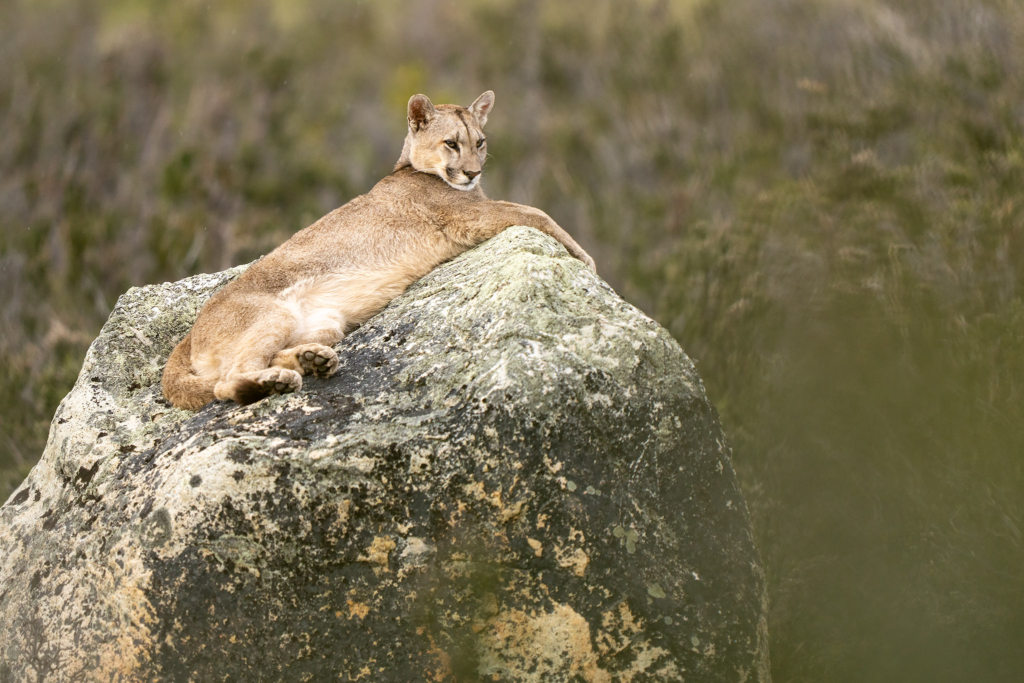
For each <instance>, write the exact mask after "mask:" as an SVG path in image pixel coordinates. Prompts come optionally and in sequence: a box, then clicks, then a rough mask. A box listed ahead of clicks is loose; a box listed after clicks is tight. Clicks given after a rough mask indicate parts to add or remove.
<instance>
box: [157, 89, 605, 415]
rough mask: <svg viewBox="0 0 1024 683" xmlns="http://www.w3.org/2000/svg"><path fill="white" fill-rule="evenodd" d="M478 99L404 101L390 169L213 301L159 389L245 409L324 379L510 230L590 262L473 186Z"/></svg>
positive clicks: (480, 113)
mask: <svg viewBox="0 0 1024 683" xmlns="http://www.w3.org/2000/svg"><path fill="white" fill-rule="evenodd" d="M493 106H494V93H493V92H491V91H487V92H485V93H484V94H483V95H481V96H480V97H478V98H477V100H476V101H475V102H474V103H473V104H472V105H470V106H469V108H468V109H467V108H465V107H460V106H457V105H452V104H441V105H437V106H434V105H433V104H432V103H431V102H430V100H429V99H427V97H426V96H424V95H415V96H414V97H412V98H411V99H410V100H409V108H408V118H409V133H408V135H407V136H406V138H405V145H404V146H403V147H402V156H401V157H400V158H399V159H398V163H397V164H395V170H394V172H393V173H392V174H391V175H389V176H387V177H386V178H384V179H383V180H381V181H380V182H379V183H377V184H376V185H375V186H374V188H373V189H372V190H370V191H369V192H368V193H367V194H364V195H362V196H360V197H356V198H355V199H353V200H352V201H350V202H349V203H348V204H345V205H344V206H342V207H341V208H339V209H335V210H334V211H332V212H331V213H329V214H327V215H326V216H324V217H323V218H321V219H320V220H318V221H317V222H316V223H314V224H313V225H311V226H309V227H308V228H306V229H304V230H300V231H299V232H297V233H296V234H295V235H294V236H293V237H292V238H291V239H289V240H288V241H287V242H285V243H284V244H282V245H281V246H279V247H278V248H277V249H275V250H274V251H272V252H270V254H268V255H267V256H265V257H263V258H262V259H260V260H259V261H257V262H255V263H253V264H252V265H251V266H249V268H248V269H247V270H246V271H245V272H244V273H242V275H241V276H239V277H238V279H236V280H234V281H233V282H231V283H229V284H228V285H227V286H225V287H224V288H223V289H221V290H220V291H219V292H217V293H216V294H214V295H213V296H212V297H210V300H209V301H207V302H206V305H205V306H203V309H202V310H201V311H200V312H199V318H198V319H197V320H196V323H195V325H194V326H193V328H192V331H191V332H189V334H187V335H186V336H185V338H184V339H183V340H182V341H181V343H180V344H178V345H177V346H176V347H175V349H174V351H173V352H172V353H171V357H170V358H169V359H168V361H167V367H166V368H165V369H164V375H163V391H164V396H166V397H167V398H168V399H169V400H170V401H171V402H172V403H173V404H174V405H176V406H178V407H179V408H187V409H189V410H198V409H199V408H201V407H202V406H204V405H206V404H207V403H209V402H210V401H212V400H213V399H215V398H218V399H231V400H232V401H235V402H237V403H241V404H248V403H252V402H254V401H258V400H260V399H261V398H263V397H264V396H268V395H270V394H283V393H288V392H292V391H297V390H298V389H300V388H301V387H302V376H303V375H308V374H310V373H312V374H315V375H317V376H318V377H330V376H331V375H332V374H334V372H335V371H336V370H337V369H338V357H337V355H336V354H335V352H334V350H333V349H332V348H331V346H333V345H334V344H336V343H337V342H339V341H340V340H341V339H342V338H343V337H344V336H345V334H346V333H347V332H349V331H351V330H352V329H353V328H355V327H356V326H358V325H360V324H362V323H363V322H364V321H366V320H367V319H368V318H370V317H371V316H373V315H374V314H375V313H377V312H378V311H380V310H381V309H382V308H383V307H384V306H385V305H386V304H387V303H388V302H389V301H391V300H392V299H394V298H395V297H396V296H398V295H399V294H401V293H402V292H403V291H405V288H406V287H408V286H409V284H410V283H412V282H413V281H415V280H417V279H419V278H421V277H423V276H424V275H426V274H427V273H429V272H430V271H431V270H432V269H433V268H434V267H435V266H437V265H438V264H439V263H441V262H442V261H445V260H447V259H450V258H452V257H453V256H456V255H458V254H460V253H462V252H464V251H466V250H467V249H469V248H471V247H474V246H476V245H478V244H480V243H481V242H483V241H484V240H486V239H489V238H491V237H493V236H495V235H497V234H498V233H499V232H501V231H502V230H504V229H505V228H507V227H509V226H512V225H526V226H531V227H534V228H537V229H538V230H541V231H543V232H545V233H547V234H548V235H551V236H552V237H554V238H555V239H557V240H558V241H559V242H561V243H562V244H563V245H565V247H566V249H568V250H569V253H570V254H572V255H573V256H575V257H576V258H578V259H580V260H581V261H583V262H584V263H586V264H587V265H588V266H590V268H594V261H593V259H591V258H590V256H588V255H587V253H586V252H585V251H583V249H581V248H580V246H579V245H578V244H576V242H575V241H573V239H572V237H570V236H569V235H568V233H566V232H565V231H564V230H562V228H560V227H559V226H558V225H557V224H556V223H555V222H554V221H553V220H551V218H550V217H548V215H547V214H546V213H544V212H543V211H540V210H538V209H534V208H531V207H529V206H523V205H521V204H513V203H511V202H502V201H493V200H490V199H488V198H487V197H486V196H485V195H484V192H483V190H482V189H481V188H480V172H481V170H482V167H483V163H484V159H485V157H486V156H487V140H486V138H485V137H484V132H483V127H484V124H485V123H486V122H487V114H488V113H489V112H490V111H491V107H493Z"/></svg>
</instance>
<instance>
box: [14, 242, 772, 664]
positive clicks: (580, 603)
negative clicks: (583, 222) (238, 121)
mask: <svg viewBox="0 0 1024 683" xmlns="http://www.w3.org/2000/svg"><path fill="white" fill-rule="evenodd" d="M239 272H240V269H234V270H232V271H227V272H225V273H221V274H217V275H204V276H198V277H193V278H190V279H188V280H183V281H181V282H177V283H171V284H164V285H154V286H150V287H143V288H137V289H132V290H131V291H129V292H128V293H127V294H125V295H124V296H122V297H121V299H120V301H119V302H118V305H117V308H116V309H115V310H114V312H113V313H112V314H111V316H110V320H109V321H108V322H107V324H106V325H105V326H104V328H103V331H102V332H101V334H100V337H99V338H98V339H97V340H96V342H95V343H94V344H93V345H92V347H91V348H90V349H89V353H88V356H87V357H86V360H85V364H84V366H83V368H82V373H81V376H80V377H79V379H78V382H77V384H76V385H75V388H74V390H73V391H72V392H71V393H70V394H69V395H68V397H67V398H66V399H65V400H64V402H63V403H62V404H61V405H60V407H59V408H58V410H57V414H56V416H55V418H54V421H53V426H52V428H51V431H50V438H49V442H48V444H47V447H46V451H45V453H44V455H43V457H42V460H41V461H40V462H39V464H38V465H37V466H36V468H35V469H34V470H33V471H32V473H31V474H30V475H29V477H28V479H27V480H26V481H25V483H24V484H23V485H22V486H21V488H20V489H18V490H17V491H16V492H15V493H14V495H13V496H12V497H11V498H10V499H9V500H8V501H7V503H6V504H5V505H4V506H3V508H2V509H0V662H2V663H0V681H30V680H31V681H39V680H44V681H54V682H63V681H113V680H118V681H168V682H171V681H173V682H178V681H213V680H228V681H280V680H286V681H307V680H308V681H326V680H344V681H349V680H365V681H416V680H427V681H442V680H458V681H477V680H484V681H490V680H497V681H635V682H639V681H682V680H686V681H737V682H738V681H766V680H767V679H768V665H767V633H766V627H765V598H764V584H763V579H762V573H761V570H760V568H759V564H758V557H757V553H756V550H755V548H754V545H753V542H752V539H751V534H750V528H749V522H748V517H747V512H746V508H745V505H744V503H743V500H742V498H741V495H740V490H739V488H738V486H737V482H736V477H735V475H734V473H733V469H732V466H731V465H730V462H729V451H728V448H727V446H726V445H725V441H724V439H723V435H722V430H721V427H720V426H719V422H718V419H717V416H716V413H715V410H714V408H713V407H712V406H711V404H710V403H709V402H708V400H707V398H706V397H705V395H704V388H703V386H702V384H701V381H700V379H699V378H698V376H697V373H696V372H695V371H694V368H693V364H692V363H691V362H690V360H689V359H688V358H687V357H686V355H685V354H684V353H683V351H682V350H681V349H680V348H679V345H678V344H676V342H675V341H674V340H673V339H672V338H671V337H670V336H669V334H668V333H667V332H666V331H665V330H664V329H662V328H661V327H659V326H658V325H657V324H656V323H654V322H652V321H651V320H650V319H648V318H647V317H645V316H644V315H643V314H641V313H640V312H639V311H637V310H636V309H635V308H633V307H632V306H630V305H629V304H627V303H625V302H624V301H623V300H622V299H620V298H619V297H618V296H616V295H615V293H614V292H613V291H612V290H611V289H610V288H609V287H608V286H607V285H606V284H604V283H603V282H602V281H601V280H599V279H598V278H597V277H596V276H595V275H594V274H592V273H591V272H590V271H588V270H587V269H586V268H585V267H583V265H582V264H581V263H579V262H578V261H576V260H575V259H572V258H570V257H569V256H568V254H567V253H566V252H565V251H564V250H563V249H562V247H561V246H559V245H558V244H556V243H555V242H554V241H552V240H550V239H549V238H547V237H545V236H543V235H541V234H540V233H538V232H536V231H533V230H531V229H528V228H513V229H510V230H508V231H506V232H505V233H504V234H503V235H501V236H499V237H497V238H495V239H493V240H491V241H490V242H488V243H487V244H485V245H483V246H481V247H479V248H478V249H475V250H473V251H471V252H468V253H466V254H464V255H463V256H461V257H459V258H457V259H455V260H453V261H452V262H450V263H447V264H444V265H442V266H441V267H439V268H438V269H437V270H435V271H434V272H433V273H432V274H430V275H429V276H428V277H426V278H424V279H423V280H421V281H419V282H418V283H416V284H415V285H413V286H412V287H411V288H410V289H409V291H408V292H407V293H406V294H405V295H403V296H402V297H400V298H399V299H397V300H395V301H394V302H392V304H391V305H390V306H388V307H387V309H386V310H384V311H383V312H382V313H381V314H380V315H378V316H377V317H375V318H373V319H372V320H371V321H369V322H368V323H367V324H366V325H364V326H363V327H362V328H361V329H359V330H357V331H356V332H354V333H353V334H352V335H350V336H349V337H348V338H347V339H345V340H344V341H343V342H342V343H341V344H339V346H338V347H337V348H338V349H339V352H340V356H341V368H340V370H339V372H338V374H337V375H336V376H335V377H333V378H331V379H329V380H317V379H312V378H307V379H306V384H305V386H304V388H303V391H302V392H301V393H298V394H293V395H290V396H276V397H272V398H268V399H266V400H263V401H260V402H259V403H256V404H254V405H252V406H248V407H239V406H236V405H234V404H226V403H214V404H211V405H208V406H207V407H205V408H204V409H202V410H200V411H199V412H197V413H190V412H185V411H181V410H177V409H174V408H172V407H170V406H169V405H168V404H167V402H166V401H164V400H163V398H162V397H161V395H160V387H159V379H160V373H161V369H162V366H163V363H164V362H165V360H166V358H167V356H168V354H169V353H170V351H171V349H172V347H173V345H174V344H175V342H177V341H178V340H179V339H180V338H181V337H182V336H183V335H184V334H185V332H186V331H187V330H188V328H189V326H190V325H191V324H192V321H193V320H194V318H195V315H196V313H197V312H198V310H199V308H200V306H201V305H202V302H203V301H204V300H205V299H206V297H207V296H209V295H210V293H211V292H213V291H215V290H216V289H217V288H218V287H220V286H221V285H223V284H224V283H225V282H227V281H228V280H230V279H231V278H232V277H234V276H235V275H237V274H238V273H239Z"/></svg>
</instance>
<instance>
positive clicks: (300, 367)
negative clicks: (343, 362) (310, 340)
mask: <svg viewBox="0 0 1024 683" xmlns="http://www.w3.org/2000/svg"><path fill="white" fill-rule="evenodd" d="M271 365H272V366H278V367H285V368H290V369H292V370H295V371H296V372H298V373H299V374H302V375H316V376H317V377H330V376H331V375H333V374H334V373H335V372H337V371H338V354H337V353H335V352H334V349H332V348H331V347H329V346H324V345H323V344H301V345H299V346H294V347H292V348H290V349H285V350H284V351H279V352H278V354H277V355H276V356H275V357H274V361H273V363H271Z"/></svg>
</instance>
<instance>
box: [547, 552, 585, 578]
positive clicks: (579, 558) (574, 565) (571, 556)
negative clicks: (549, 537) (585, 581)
mask: <svg viewBox="0 0 1024 683" xmlns="http://www.w3.org/2000/svg"><path fill="white" fill-rule="evenodd" d="M555 559H556V560H557V561H558V566H559V567H564V568H566V569H571V570H572V573H573V574H575V575H576V576H583V574H584V572H586V571H587V565H588V564H590V558H589V557H587V554H586V553H585V552H583V549H582V548H563V547H557V548H555Z"/></svg>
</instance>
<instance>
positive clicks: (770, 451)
mask: <svg viewBox="0 0 1024 683" xmlns="http://www.w3.org/2000/svg"><path fill="white" fill-rule="evenodd" d="M1021 45H1024V6H1022V5H1021V4H1020V3H1019V2H1015V1H1011V0H1005V1H1001V0H971V1H970V2H968V1H967V0H917V1H912V0H888V1H883V0H845V1H844V0H721V1H714V0H662V1H653V0H590V1H589V2H586V3H582V2H581V3H568V2H557V3H553V2H540V1H539V0H479V1H476V2H455V1H454V0H424V1H422V2H417V3H414V4H412V3H402V2H398V1H397V0H375V1H374V2H372V3H371V2H336V1H332V0H306V1H304V2H296V1H293V0H288V1H285V0H281V1H280V2H274V1H272V0H263V1H258V0H257V1H253V2H242V1H240V0H221V1H220V2H217V3H206V2H197V1H195V0H178V1H176V2H174V3H164V2H156V1H155V0H154V1H152V2H148V1H142V0H109V1H101V0H67V1H62V2H57V1H56V0H34V1H28V0H8V1H7V2H4V3H0V385H2V386H4V387H5V388H6V391H5V392H3V393H0V499H2V498H6V496H7V495H9V493H10V492H11V491H12V490H13V488H14V486H16V485H17V483H18V482H19V481H20V480H21V479H22V478H23V477H24V475H25V474H26V473H27V471H28V470H29V469H30V468H31V466H32V464H33V463H34V462H35V460H36V459H37V458H38V457H39V454H40V453H41V451H42V448H43V445H44V442H45V438H46V434H47V428H48V424H49V420H50V419H51V417H52V415H53V411H54V409H55V407H56V404H57V403H58V402H59V400H60V399H61V397H62V396H63V395H64V394H65V393H66V392H67V391H68V390H69V388H70V387H71V384H72V383H73V381H74V379H75V377H76V375H77V372H78V369H79V367H80V366H81V361H82V358H83V355H84V353H85V349H86V348H87V346H88V344H89V342H90V341H91V339H92V338H93V337H94V336H95V335H96V333H97V332H98V330H99V327H100V325H101V324H102V323H103V321H104V320H105V318H106V316H107V315H108V313H109V311H110V308H111V306H112V305H113V302H114V301H115V300H116V298H117V296H118V295H119V294H120V293H122V292H123V291H124V290H125V289H127V288H128V287H129V286H132V285H141V284H145V283H150V282H158V281H163V280H173V279H178V278H181V277H184V276H186V275H189V274H192V273H196V272H202V271H211V270H219V269H222V268H225V267H227V266H229V265H232V264H236V263H241V262H245V261H248V260H250V259H252V258H254V257H256V256H257V255H259V254H261V253H264V252H266V251H268V250H270V249H271V248H273V247H274V246H275V245H276V244H278V243H279V242H281V241H282V240H284V239H286V238H287V237H288V236H289V235H290V234H291V233H292V232H294V231H295V230H297V229H299V228H302V227H304V226H305V225H307V224H309V223H310V222H312V221H313V220H315V219H316V218H318V217H319V216H320V215H322V214H324V213H326V212H327V211H329V210H331V209H333V208H334V207H336V206H338V205H340V204H341V203H343V202H345V201H347V200H348V199H350V198H352V197H353V196H355V195H357V194H360V193H362V192H365V191H366V190H368V189H369V188H370V187H371V186H372V185H373V183H374V182H375V181H376V180H378V179H379V178H380V177H382V176H383V175H385V174H386V173H388V172H389V171H390V168H391V165H392V164H393V163H394V160H395V159H396V158H397V156H398V153H399V151H400V147H401V140H402V137H403V135H404V107H405V102H406V100H407V99H408V98H409V96H410V95H412V94H414V93H416V92H425V93H427V94H428V95H430V96H431V97H432V98H433V100H434V101H435V102H452V101H453V102H458V103H462V104H468V103H469V102H471V101H472V100H473V98H475V97H476V96H477V95H478V94H479V93H480V92H482V91H483V90H486V89H488V88H490V89H493V90H495V91H496V93H497V100H496V106H495V110H494V114H493V115H492V117H491V120H490V123H489V126H488V128H489V130H490V135H489V140H490V147H491V153H492V155H493V159H492V160H491V161H490V162H489V164H488V167H487V173H486V179H485V180H486V186H487V189H488V192H489V193H490V195H491V196H492V197H497V198H505V199H511V200H515V201H520V202H524V203H528V204H532V205H535V206H539V207H541V208H543V209H545V210H546V211H548V212H549V213H550V214H551V215H552V216H553V217H554V218H555V219H556V220H557V221H558V222H559V223H561V224H562V225H563V226H565V227H566V228H567V229H568V230H569V231H570V232H572V233H573V234H574V235H575V236H577V239H578V240H579V241H580V242H581V243H582V244H583V246H584V247H585V248H587V249H588V251H590V253H591V254H593V255H594V257H595V258H596V260H597V262H598V267H599V270H600V272H601V274H602V275H603V276H604V277H605V278H606V279H608V280H609V281H610V282H611V283H612V284H613V285H614V286H615V287H616V288H617V289H618V290H619V292H620V293H622V294H623V295H624V296H625V297H626V298H627V299H629V300H630V301H632V302H633V303H635V304H637V305H638V306H640V307H641V308H642V309H643V310H645V311H646V312H647V313H649V314H650V315H651V316H653V317H654V318H656V319H657V320H659V321H660V322H661V323H662V324H663V325H665V326H666V327H667V328H668V329H669V330H670V331H671V332H672V333H673V334H674V335H675V336H676V338H677V339H679V341H680V342H681V343H682V345H683V347H684V348H685V349H686V350H687V352H688V353H689V354H690V355H691V356H693V357H694V358H695V359H696V360H697V362H698V368H699V370H700V372H701V374H702V376H703V377H704V380H705V382H706V384H707V387H708V391H709V393H710V395H711V397H712V399H713V400H714V401H715V403H716V405H717V406H718V408H719V410H720V412H721V414H722V418H723V421H724V423H725V426H726V430H727V432H728V433H729V434H730V437H731V439H732V442H733V445H734V448H735V465H736V467H737V470H738V472H739V474H740V476H741V479H742V482H743V485H744V487H745V492H746V495H747V500H748V502H749V504H750V506H751V511H752V514H753V520H754V524H755V527H756V532H757V535H758V540H759V543H760V547H761V551H762V554H763V556H764V561H765V564H766V567H767V570H768V576H769V588H770V595H771V620H770V629H771V636H772V644H771V647H772V667H773V675H774V678H775V681H776V683H784V682H788V681H916V680H921V681H930V682H931V681H1016V680H1019V677H1020V672H1021V671H1024V647H1022V643H1024V549H1022V538H1021V533H1022V529H1024V471H1022V463H1024V299H1022V286H1024V283H1022V276H1024V193H1022V187H1024V50H1022V49H1021Z"/></svg>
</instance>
